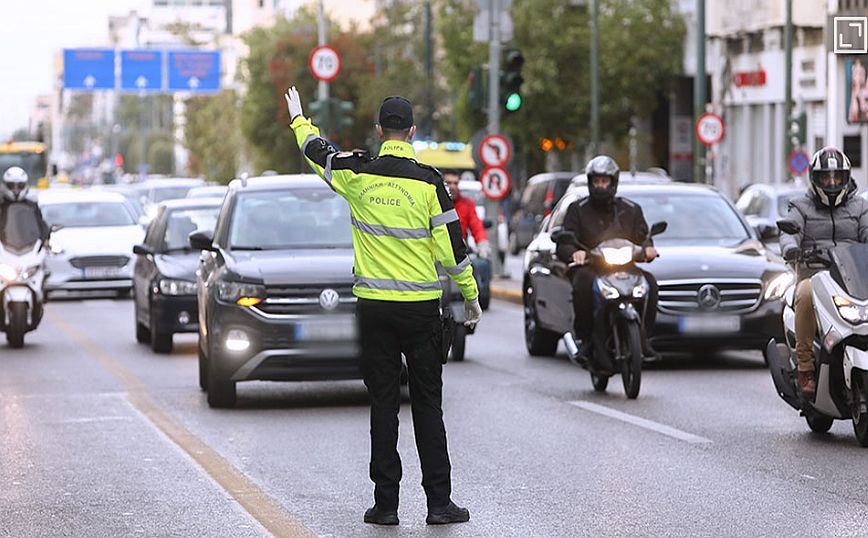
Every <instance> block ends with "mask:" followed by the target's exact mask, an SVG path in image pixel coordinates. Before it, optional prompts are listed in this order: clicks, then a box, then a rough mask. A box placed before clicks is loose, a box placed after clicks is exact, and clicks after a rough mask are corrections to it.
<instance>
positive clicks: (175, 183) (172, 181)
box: [139, 177, 205, 188]
mask: <svg viewBox="0 0 868 538" xmlns="http://www.w3.org/2000/svg"><path fill="white" fill-rule="evenodd" d="M204 184H205V182H204V181H203V180H201V179H198V178H194V177H167V178H159V179H146V180H145V181H142V182H141V183H139V185H141V186H142V187H147V188H159V187H189V186H193V187H199V186H202V185H204Z"/></svg>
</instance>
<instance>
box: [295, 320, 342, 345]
mask: <svg viewBox="0 0 868 538" xmlns="http://www.w3.org/2000/svg"><path fill="white" fill-rule="evenodd" d="M355 337H356V323H355V319H354V318H336V319H328V320H316V321H313V320H311V321H305V322H303V323H298V324H296V326H295V339H296V340H300V341H308V342H316V341H323V340H352V339H353V338H355Z"/></svg>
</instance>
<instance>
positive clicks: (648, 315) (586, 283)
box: [572, 266, 657, 345]
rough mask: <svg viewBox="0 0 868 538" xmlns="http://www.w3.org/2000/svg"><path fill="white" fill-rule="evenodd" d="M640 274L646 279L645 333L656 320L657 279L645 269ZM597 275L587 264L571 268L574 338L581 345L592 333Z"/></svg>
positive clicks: (651, 327)
mask: <svg viewBox="0 0 868 538" xmlns="http://www.w3.org/2000/svg"><path fill="white" fill-rule="evenodd" d="M639 270H640V271H641V269H639ZM642 274H644V275H645V279H646V280H647V281H648V296H647V297H648V303H647V304H646V305H645V314H644V316H643V317H644V319H643V325H644V327H645V329H646V334H647V333H650V332H651V329H653V328H654V322H655V321H656V320H657V279H655V278H654V276H653V275H652V274H651V273H649V272H647V271H642ZM597 275H598V273H597V271H596V270H594V269H593V268H591V267H588V266H583V267H578V268H576V269H574V270H573V277H572V280H573V311H574V312H575V316H576V317H575V321H574V324H573V328H574V331H575V337H576V339H578V340H582V341H583V345H584V344H585V343H587V342H589V341H590V340H589V339H590V337H591V335H592V334H593V327H594V299H593V297H594V279H595V278H597Z"/></svg>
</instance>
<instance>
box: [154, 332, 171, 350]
mask: <svg viewBox="0 0 868 538" xmlns="http://www.w3.org/2000/svg"><path fill="white" fill-rule="evenodd" d="M150 333H151V349H152V350H154V353H171V352H172V344H173V342H172V333H169V332H161V331H158V330H157V329H156V328H155V327H151V331H150Z"/></svg>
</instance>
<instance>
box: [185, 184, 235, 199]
mask: <svg viewBox="0 0 868 538" xmlns="http://www.w3.org/2000/svg"><path fill="white" fill-rule="evenodd" d="M228 191H229V187H227V186H226V185H205V186H203V187H193V188H192V189H190V190H189V191H187V198H223V197H224V196H226V192H228Z"/></svg>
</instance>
